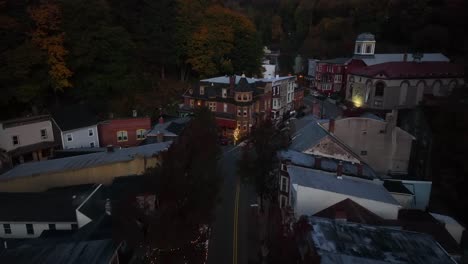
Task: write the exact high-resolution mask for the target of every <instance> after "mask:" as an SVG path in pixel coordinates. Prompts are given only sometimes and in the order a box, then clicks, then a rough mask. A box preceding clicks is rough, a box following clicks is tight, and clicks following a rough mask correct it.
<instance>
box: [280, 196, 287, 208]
mask: <svg viewBox="0 0 468 264" xmlns="http://www.w3.org/2000/svg"><path fill="white" fill-rule="evenodd" d="M287 205H288V199H287V198H286V196H284V195H281V196H280V207H281V208H284V207H286V206H287Z"/></svg>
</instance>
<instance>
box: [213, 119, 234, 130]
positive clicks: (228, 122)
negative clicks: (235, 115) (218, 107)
mask: <svg viewBox="0 0 468 264" xmlns="http://www.w3.org/2000/svg"><path fill="white" fill-rule="evenodd" d="M216 124H217V125H218V126H219V127H225V128H230V129H236V125H237V123H236V120H232V119H224V118H216Z"/></svg>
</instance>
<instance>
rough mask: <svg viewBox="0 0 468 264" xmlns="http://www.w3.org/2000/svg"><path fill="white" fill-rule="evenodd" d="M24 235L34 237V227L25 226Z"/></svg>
mask: <svg viewBox="0 0 468 264" xmlns="http://www.w3.org/2000/svg"><path fill="white" fill-rule="evenodd" d="M26 233H28V235H34V226H33V225H32V224H26Z"/></svg>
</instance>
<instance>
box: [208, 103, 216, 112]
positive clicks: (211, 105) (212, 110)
mask: <svg viewBox="0 0 468 264" xmlns="http://www.w3.org/2000/svg"><path fill="white" fill-rule="evenodd" d="M208 108H209V109H210V110H211V112H216V102H208Z"/></svg>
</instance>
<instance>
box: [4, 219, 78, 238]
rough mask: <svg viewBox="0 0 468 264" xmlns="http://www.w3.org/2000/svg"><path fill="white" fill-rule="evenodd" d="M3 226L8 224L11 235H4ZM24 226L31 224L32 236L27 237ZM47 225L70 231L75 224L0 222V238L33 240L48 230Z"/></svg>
mask: <svg viewBox="0 0 468 264" xmlns="http://www.w3.org/2000/svg"><path fill="white" fill-rule="evenodd" d="M3 224H10V227H11V234H5V230H4V228H3ZM26 224H32V225H33V227H34V234H32V235H29V234H28V233H27V232H26ZM49 224H55V229H56V230H71V229H72V228H71V225H72V224H76V222H61V223H53V222H51V223H37V222H0V237H2V238H35V237H39V236H40V235H41V234H42V232H43V231H44V230H48V229H49Z"/></svg>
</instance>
